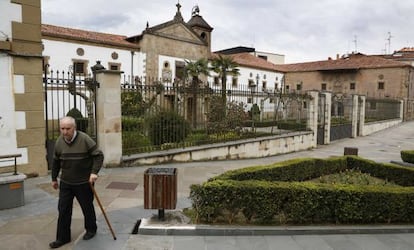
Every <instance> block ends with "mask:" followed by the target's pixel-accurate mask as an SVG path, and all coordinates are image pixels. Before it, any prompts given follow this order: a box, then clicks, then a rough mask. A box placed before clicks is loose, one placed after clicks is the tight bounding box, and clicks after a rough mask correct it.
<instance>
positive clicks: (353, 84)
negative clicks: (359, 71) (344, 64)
mask: <svg viewBox="0 0 414 250" xmlns="http://www.w3.org/2000/svg"><path fill="white" fill-rule="evenodd" d="M349 89H351V90H355V83H354V82H351V83H350V84H349Z"/></svg>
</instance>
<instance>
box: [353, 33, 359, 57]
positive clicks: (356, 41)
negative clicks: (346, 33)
mask: <svg viewBox="0 0 414 250" xmlns="http://www.w3.org/2000/svg"><path fill="white" fill-rule="evenodd" d="M353 42H354V44H355V51H354V52H355V53H357V52H358V39H357V36H356V35H355V36H354V40H353Z"/></svg>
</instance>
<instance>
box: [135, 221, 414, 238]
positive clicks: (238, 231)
mask: <svg viewBox="0 0 414 250" xmlns="http://www.w3.org/2000/svg"><path fill="white" fill-rule="evenodd" d="M401 233H414V226H412V225H358V226H355V225H352V226H342V225H341V226H268V227H267V226H253V227H249V226H231V227H230V226H211V225H190V224H187V225H170V224H149V220H148V219H142V220H141V224H140V226H139V229H138V234H141V235H177V236H255V235H256V236H260V235H330V234H401Z"/></svg>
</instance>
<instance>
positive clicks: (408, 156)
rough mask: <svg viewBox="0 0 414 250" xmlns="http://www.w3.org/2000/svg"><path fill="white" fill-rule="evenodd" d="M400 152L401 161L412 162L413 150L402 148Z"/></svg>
mask: <svg viewBox="0 0 414 250" xmlns="http://www.w3.org/2000/svg"><path fill="white" fill-rule="evenodd" d="M400 154H401V159H402V160H403V162H408V163H414V150H402V151H401V152H400Z"/></svg>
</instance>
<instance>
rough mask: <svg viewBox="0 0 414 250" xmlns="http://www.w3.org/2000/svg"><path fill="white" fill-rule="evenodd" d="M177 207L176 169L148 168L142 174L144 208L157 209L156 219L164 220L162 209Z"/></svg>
mask: <svg viewBox="0 0 414 250" xmlns="http://www.w3.org/2000/svg"><path fill="white" fill-rule="evenodd" d="M176 205H177V169H176V168H148V169H147V170H146V171H145V172H144V208H145V209H158V218H159V219H160V220H164V209H175V207H176Z"/></svg>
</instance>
